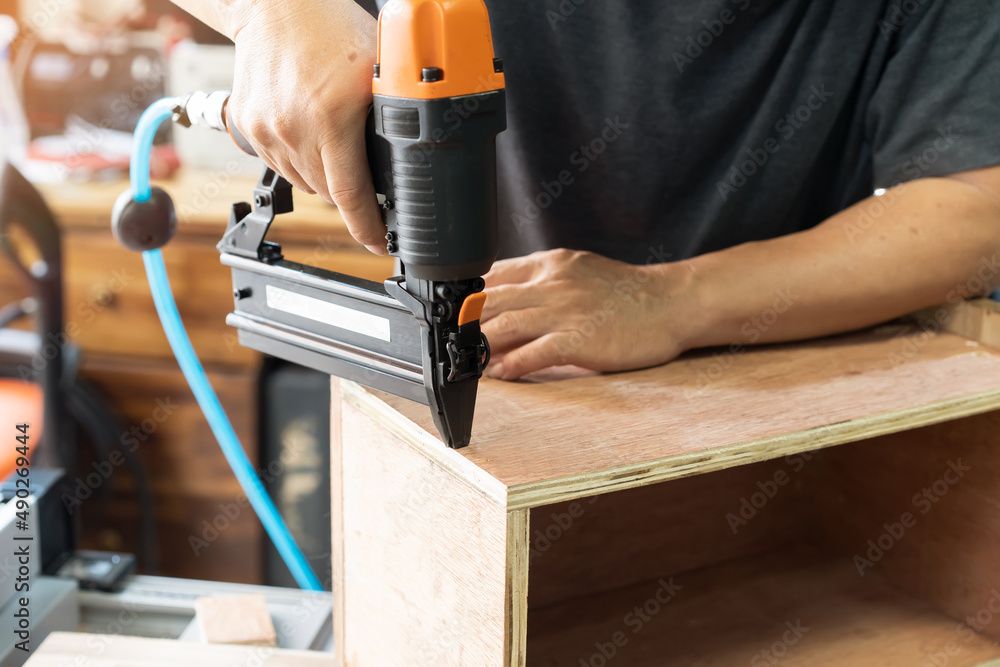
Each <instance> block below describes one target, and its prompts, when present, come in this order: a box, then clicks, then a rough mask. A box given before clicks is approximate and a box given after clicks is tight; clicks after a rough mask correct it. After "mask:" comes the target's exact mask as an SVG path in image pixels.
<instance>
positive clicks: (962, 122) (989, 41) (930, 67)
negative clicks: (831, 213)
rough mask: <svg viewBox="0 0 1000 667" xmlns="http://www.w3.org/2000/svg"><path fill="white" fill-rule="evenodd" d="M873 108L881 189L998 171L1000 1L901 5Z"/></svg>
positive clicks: (886, 30) (892, 15)
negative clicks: (988, 169) (994, 168)
mask: <svg viewBox="0 0 1000 667" xmlns="http://www.w3.org/2000/svg"><path fill="white" fill-rule="evenodd" d="M877 39H884V40H886V41H887V42H888V46H889V49H890V55H889V57H888V60H887V61H886V66H885V69H884V71H883V73H882V76H881V78H880V80H879V83H878V85H877V86H876V88H875V91H874V93H873V95H872V97H871V99H870V101H869V106H868V109H867V115H866V119H865V121H866V132H867V136H868V141H869V145H870V146H871V149H872V157H873V161H874V165H873V166H874V175H875V185H876V187H883V188H884V187H889V186H892V185H895V184H897V183H899V182H902V181H910V180H913V179H916V178H926V177H932V176H946V175H948V174H953V173H956V172H960V171H967V170H970V169H978V168H981V167H988V166H991V165H995V164H1000V0H896V1H894V2H891V3H890V4H889V9H888V11H887V13H886V16H885V18H884V20H883V21H882V22H881V23H880V24H879V34H878V36H877Z"/></svg>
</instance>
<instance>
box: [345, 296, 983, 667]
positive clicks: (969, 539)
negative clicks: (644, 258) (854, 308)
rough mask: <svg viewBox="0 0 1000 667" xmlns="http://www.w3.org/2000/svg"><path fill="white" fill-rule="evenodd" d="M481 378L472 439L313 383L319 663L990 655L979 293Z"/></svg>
mask: <svg viewBox="0 0 1000 667" xmlns="http://www.w3.org/2000/svg"><path fill="white" fill-rule="evenodd" d="M922 317H923V319H921V320H919V321H918V320H911V321H905V322H897V323H893V324H890V325H885V326H881V327H877V328H875V329H873V330H869V331H863V332H857V333H852V334H847V335H842V336H836V337H832V338H826V339H822V340H816V341H809V342H802V343H794V344H785V345H772V346H763V347H743V346H734V347H732V348H726V349H721V350H706V351H699V352H696V353H692V354H687V355H685V356H684V357H682V358H681V359H680V360H677V361H675V362H673V363H670V364H667V365H665V366H661V367H657V368H651V369H647V370H641V371H636V372H630V373H617V374H608V375H596V374H592V373H585V372H580V371H579V369H555V370H553V371H549V372H547V373H543V374H538V375H535V376H533V377H532V378H531V379H529V380H526V381H521V382H517V383H511V382H500V381H492V380H488V379H484V380H483V381H482V383H481V385H480V390H479V398H478V403H477V415H476V422H475V427H474V430H473V437H472V444H471V445H470V446H469V447H467V448H464V449H461V450H449V449H447V448H446V447H444V446H443V444H442V443H441V441H440V440H439V438H438V436H437V433H436V431H435V429H434V426H433V424H432V422H431V419H430V415H429V413H428V410H427V408H426V406H423V405H418V404H415V403H412V402H409V401H406V400H403V399H399V398H396V397H393V396H390V395H386V394H382V393H379V392H375V391H371V390H368V389H365V388H363V387H361V386H360V385H357V384H354V383H351V382H347V381H338V380H336V379H335V380H334V381H333V387H334V391H333V433H332V454H333V456H332V460H333V472H332V479H333V484H334V489H333V535H334V541H333V563H334V595H335V602H334V635H335V642H334V644H335V647H336V653H337V663H336V664H338V665H349V666H350V667H369V666H370V667H388V666H396V665H433V666H435V667H445V666H458V665H474V666H475V667H492V666H496V667H500V666H504V667H508V666H520V665H525V664H528V665H532V666H538V667H542V666H545V667H556V666H565V667H587V666H591V667H602V666H604V665H629V666H637V667H652V666H654V665H655V666H657V667H660V666H662V665H678V666H684V667H687V666H689V665H699V666H719V667H723V666H731V665H740V664H750V665H752V666H754V667H757V666H760V665H772V664H779V662H780V664H781V665H801V666H806V665H808V666H810V667H815V666H817V665H843V666H845V667H846V666H850V667H859V666H868V665H870V666H872V667H876V666H877V667H884V666H887V665H905V666H923V665H945V664H947V665H948V666H949V667H959V666H971V665H988V664H1000V662H998V663H991V661H994V660H1000V646H998V645H997V643H996V642H995V640H996V639H997V638H1000V593H998V591H1000V412H997V410H998V409H1000V349H996V348H994V347H992V346H993V345H998V344H1000V337H998V334H1000V329H998V328H997V326H996V325H997V319H1000V311H998V308H997V304H995V303H992V302H985V301H981V302H975V303H960V304H950V305H948V306H945V307H942V308H939V309H933V310H932V311H931V312H930V313H929V314H926V313H925V314H923V315H922Z"/></svg>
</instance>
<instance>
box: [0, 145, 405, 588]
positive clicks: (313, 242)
mask: <svg viewBox="0 0 1000 667" xmlns="http://www.w3.org/2000/svg"><path fill="white" fill-rule="evenodd" d="M240 165H241V163H238V162H233V163H231V165H229V167H228V168H224V169H220V170H217V171H208V170H194V169H181V170H180V171H179V172H177V173H176V174H175V175H174V176H173V177H172V178H170V179H169V180H166V181H157V182H156V183H155V184H156V185H159V186H160V187H163V188H164V189H165V190H167V191H168V192H169V193H170V195H171V196H172V198H173V200H174V203H175V207H176V210H177V214H178V230H177V235H176V237H175V238H174V240H173V241H172V242H171V243H170V244H169V245H168V246H166V248H165V249H164V251H163V253H164V260H165V262H166V265H167V271H168V273H169V274H170V279H171V282H172V285H173V290H174V296H175V298H176V300H177V306H178V309H179V311H180V314H181V317H182V318H183V320H184V323H185V325H186V327H187V330H188V334H189V335H190V337H191V340H192V343H193V345H194V348H195V350H196V351H197V353H198V355H199V358H200V359H201V361H202V363H203V365H204V366H205V368H206V370H207V371H208V375H209V379H210V380H211V382H212V385H213V386H214V388H215V390H216V392H217V393H218V395H219V398H220V400H221V401H222V405H223V406H224V407H225V409H226V412H227V414H228V415H229V417H230V419H231V420H232V422H233V426H234V428H235V429H236V432H237V434H238V435H239V436H240V440H241V441H242V443H243V445H244V447H245V448H246V449H247V453H248V455H249V456H250V459H251V461H254V462H255V463H256V461H257V452H258V438H257V418H258V412H259V409H258V405H257V403H258V400H259V395H258V382H257V380H258V374H259V369H260V365H261V355H259V354H258V353H257V352H254V351H253V350H249V349H247V348H244V347H241V346H240V345H239V342H238V340H237V333H236V331H235V330H233V329H231V328H229V327H228V326H227V325H226V322H225V318H226V315H227V314H229V313H230V312H231V311H232V309H233V297H232V283H231V278H230V270H229V269H228V268H227V267H225V266H222V264H220V262H219V253H218V251H217V250H216V249H215V244H216V243H217V242H218V241H219V239H220V238H221V237H222V234H223V232H224V230H225V227H226V222H227V220H228V218H229V208H230V206H231V205H232V204H233V203H234V202H237V201H250V200H252V199H253V188H254V185H255V184H256V181H257V178H258V177H259V174H258V173H256V172H254V171H243V170H242V167H241V166H240ZM39 189H40V190H41V192H42V194H43V195H44V197H45V200H46V202H47V203H48V205H49V207H50V208H51V209H52V211H53V213H54V214H55V216H56V219H57V222H58V224H59V228H60V230H61V232H62V246H63V263H64V268H63V275H64V277H65V278H64V279H65V289H66V299H65V320H66V325H65V326H66V331H67V333H68V334H69V336H70V338H71V339H72V341H73V342H74V343H75V344H77V345H78V346H79V347H80V348H81V350H82V352H83V361H84V365H83V371H82V375H83V377H84V378H85V379H87V380H89V381H91V382H93V383H94V384H96V385H97V386H98V387H99V389H100V390H101V391H102V392H103V393H104V394H105V395H106V396H107V397H108V398H109V400H110V402H111V404H112V407H113V408H114V410H115V412H117V413H118V415H119V416H120V417H121V418H122V420H123V422H124V425H125V427H126V428H132V427H134V426H140V425H144V426H143V428H144V429H145V431H146V432H145V433H143V434H142V436H143V440H142V442H141V447H140V448H139V450H138V451H139V453H140V455H141V456H142V459H143V461H144V462H145V464H146V469H147V471H148V474H149V476H150V478H151V484H152V487H153V488H152V492H153V495H154V499H155V502H156V510H157V534H158V535H159V543H160V558H159V561H160V564H161V567H160V570H159V571H158V572H157V573H158V574H162V575H166V576H172V577H187V578H201V579H213V580H222V581H232V582H241V583H258V582H260V581H261V578H262V574H263V567H262V560H263V553H264V551H263V540H264V535H263V531H262V529H261V527H260V523H259V521H257V519H256V517H254V516H252V514H247V515H246V518H241V519H240V520H238V521H233V522H232V525H230V526H229V527H228V529H227V530H226V532H225V539H221V540H215V541H213V542H212V544H211V547H210V548H208V549H204V550H202V551H201V552H200V553H198V554H196V553H195V551H194V550H193V549H192V548H191V546H190V544H189V538H190V537H191V536H193V535H194V536H201V535H202V534H203V533H204V531H205V522H211V521H213V520H214V519H216V517H218V516H219V513H220V506H222V505H224V504H226V503H230V502H231V501H232V500H233V499H234V498H236V497H238V496H239V494H240V493H241V492H240V488H239V486H238V484H237V483H236V480H235V478H234V477H233V475H232V472H231V471H230V469H229V466H228V464H227V463H226V461H225V459H224V458H223V456H222V453H221V452H220V451H219V447H218V445H217V444H216V441H215V438H214V436H213V435H212V433H211V431H210V429H209V427H208V424H207V423H206V421H205V418H204V416H203V415H202V414H201V410H200V409H199V408H198V405H197V404H196V403H195V400H194V396H193V395H192V394H191V392H190V390H189V389H188V387H187V383H186V382H185V380H184V378H183V376H182V375H181V372H180V369H179V368H178V366H177V363H176V361H175V360H174V357H173V353H172V352H171V350H170V347H169V345H168V343H167V339H166V337H165V336H164V334H163V330H162V328H161V326H160V322H159V318H158V317H157V315H156V311H155V308H154V306H153V301H152V298H151V297H150V293H149V287H148V285H147V283H146V278H145V273H144V270H143V265H142V258H141V256H140V255H139V254H138V253H134V252H131V251H129V250H126V249H125V248H123V247H122V246H120V245H119V244H118V243H116V242H115V240H114V239H113V238H112V236H111V209H112V207H113V205H114V202H115V199H116V198H117V197H118V195H119V194H120V193H121V192H123V191H124V190H126V189H128V182H127V181H126V180H121V181H112V182H107V183H74V182H68V183H59V184H50V185H42V186H39ZM269 238H270V239H272V240H275V241H278V242H280V243H282V244H283V247H284V251H285V254H286V256H288V257H289V258H290V259H293V260H295V261H300V262H305V263H309V264H313V265H317V266H323V267H325V268H330V269H334V270H338V271H342V272H345V273H352V274H354V275H359V276H362V277H365V278H370V279H373V280H383V279H384V278H386V277H388V276H389V275H390V273H391V272H392V261H391V258H384V257H376V256H375V255H372V254H371V253H369V252H368V251H367V250H365V249H364V248H363V247H360V246H358V245H357V244H356V243H355V242H354V241H353V239H352V238H351V236H350V234H349V233H348V231H347V227H346V226H345V225H344V222H343V219H342V218H341V217H340V215H339V213H338V211H337V209H336V208H334V207H332V206H329V205H327V204H326V203H325V202H323V201H322V200H321V199H320V198H319V197H317V196H315V195H311V196H310V195H305V194H303V193H300V192H296V194H295V211H294V212H292V213H289V214H286V215H282V216H280V217H279V218H278V219H277V220H276V222H275V223H274V225H273V233H272V234H270V235H269ZM23 296H27V291H26V288H25V285H24V284H23V283H22V281H21V280H20V278H19V276H18V275H16V274H14V272H13V270H12V268H11V267H10V266H8V265H7V263H6V262H0V304H4V303H8V302H10V301H14V300H15V299H17V298H20V297H23ZM161 405H167V406H169V407H170V412H169V414H167V415H166V418H161V417H163V414H164V413H163V410H159V407H160V406H161ZM150 430H151V431H152V432H149V431H150ZM88 472H91V470H90V468H89V464H85V470H84V471H82V476H84V477H85V476H86V474H87V473H88ZM115 477H116V484H115V488H114V489H113V492H112V493H111V494H110V495H108V496H106V495H104V492H105V491H107V490H106V489H101V490H100V492H99V493H95V494H94V496H93V498H94V500H91V501H90V502H87V503H84V507H83V512H84V517H85V519H86V520H87V525H88V527H90V528H92V530H89V531H87V533H86V534H84V535H83V536H82V537H83V543H82V545H81V546H83V547H85V548H93V549H104V550H113V551H136V549H137V544H138V537H137V533H138V526H139V520H138V511H137V504H136V501H135V489H134V487H133V486H131V485H130V484H129V483H128V481H127V480H123V479H118V478H122V477H123V476H122V475H116V476H115Z"/></svg>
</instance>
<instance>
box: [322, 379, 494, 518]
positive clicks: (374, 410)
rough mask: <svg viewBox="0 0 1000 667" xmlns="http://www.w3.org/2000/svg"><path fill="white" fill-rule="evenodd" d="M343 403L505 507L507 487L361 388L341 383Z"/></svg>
mask: <svg viewBox="0 0 1000 667" xmlns="http://www.w3.org/2000/svg"><path fill="white" fill-rule="evenodd" d="M340 393H341V397H342V400H343V401H344V402H346V403H348V404H350V405H352V406H354V407H355V408H357V409H358V410H359V411H361V413H362V414H364V415H366V416H368V417H370V418H371V419H373V420H374V421H376V422H378V423H379V424H381V425H382V426H383V427H384V428H385V429H386V430H387V431H389V432H390V433H392V434H393V435H394V436H396V437H397V438H399V439H400V440H401V441H402V442H405V443H406V444H407V445H409V446H410V447H412V448H413V449H415V450H417V451H418V452H419V453H420V454H421V455H423V456H424V457H425V458H427V459H428V460H430V461H432V462H434V463H435V464H436V465H438V466H440V467H441V468H442V469H443V470H445V471H447V472H448V473H450V474H452V475H454V476H455V477H457V478H458V479H460V480H462V481H463V482H465V483H466V484H468V485H469V486H471V487H472V488H474V489H476V490H478V491H479V492H480V493H482V494H483V495H484V496H486V497H487V498H488V499H489V500H491V501H493V502H494V503H495V504H496V505H497V506H498V507H501V508H506V507H507V502H508V499H507V487H506V486H505V485H504V484H503V482H501V481H500V480H498V479H497V478H495V477H493V476H492V475H490V474H489V473H488V472H486V471H485V470H483V469H482V468H480V467H479V466H477V465H476V464H475V463H472V462H471V461H469V460H468V459H467V458H465V457H464V456H462V455H461V454H459V453H458V452H457V451H456V450H454V449H449V448H448V447H447V446H445V444H444V443H442V442H441V441H440V440H439V439H438V438H436V437H434V436H433V435H431V434H430V433H428V432H427V431H425V430H424V429H423V428H422V427H420V426H418V425H417V424H415V423H414V422H413V421H411V420H410V419H408V418H406V417H404V416H403V415H402V414H400V413H399V412H397V411H396V410H395V409H393V408H392V407H391V406H389V405H387V404H386V403H385V402H384V401H382V400H381V399H380V398H378V397H377V396H375V395H374V394H372V393H371V392H370V391H368V390H367V389H365V388H364V387H362V386H361V385H359V384H357V383H354V382H351V381H349V380H341V381H340Z"/></svg>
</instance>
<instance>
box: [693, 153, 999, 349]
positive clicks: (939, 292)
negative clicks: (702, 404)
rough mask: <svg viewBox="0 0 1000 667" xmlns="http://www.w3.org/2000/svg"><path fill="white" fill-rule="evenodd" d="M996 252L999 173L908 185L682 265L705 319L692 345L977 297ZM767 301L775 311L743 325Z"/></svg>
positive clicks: (844, 326)
mask: <svg viewBox="0 0 1000 667" xmlns="http://www.w3.org/2000/svg"><path fill="white" fill-rule="evenodd" d="M998 253H1000V167H992V168H989V169H981V170H978V171H972V172H965V173H963V174H958V175H956V176H954V177H949V178H928V179H921V180H917V181H912V182H910V183H907V184H903V185H900V186H897V187H896V188H894V189H892V190H889V191H887V192H886V193H885V194H884V195H882V196H880V197H870V198H868V199H866V200H864V201H862V202H859V203H858V204H857V205H855V206H853V207H851V208H849V209H847V210H845V211H842V212H841V213H838V214H837V215H835V216H833V217H832V218H829V219H828V220H826V221H825V222H823V223H822V224H820V225H818V226H817V227H814V228H813V229H810V230H807V231H804V232H799V233H797V234H791V235H789V236H785V237H781V238H777V239H772V240H770V241H765V242H761V243H748V244H745V245H742V246H737V247H735V248H730V249H728V250H724V251H721V252H717V253H712V254H709V255H704V256H702V257H698V258H695V259H693V260H691V265H692V267H693V269H694V271H695V274H696V275H697V276H698V278H697V282H698V283H699V287H698V292H699V294H700V296H701V300H702V306H703V309H704V311H705V313H706V316H707V319H706V321H705V322H704V324H703V329H702V331H701V332H700V333H699V335H698V336H697V337H696V338H695V339H694V341H693V343H694V345H695V346H698V347H702V346H706V345H717V344H723V343H729V342H732V341H741V342H745V343H756V342H762V343H766V342H776V341H786V340H796V339H801V338H811V337H814V336H822V335H825V334H831V333H837V332H841V331H848V330H851V329H857V328H860V327H864V326H868V325H872V324H876V323H878V322H883V321H885V320H887V319H891V318H893V317H897V316H900V315H904V314H906V313H910V312H913V311H915V310H918V309H920V308H924V307H927V306H932V305H935V304H939V303H944V302H945V301H946V300H949V299H950V300H956V299H958V298H967V297H970V296H976V295H984V294H987V293H988V292H989V291H990V290H991V289H992V288H994V287H996V286H997V285H1000V265H998V264H997V261H998V258H997V254H998ZM776 300H778V301H784V300H787V301H790V302H791V304H790V307H788V308H787V312H785V313H784V314H779V317H777V319H776V320H775V321H774V322H773V323H772V324H770V325H766V324H764V323H763V322H762V321H761V322H759V324H758V323H756V322H754V319H755V318H756V319H757V320H758V321H759V320H760V318H761V315H762V313H764V312H765V311H767V310H768V309H773V308H774V303H775V301H776ZM768 319H770V314H769V318H768ZM751 339H752V340H751Z"/></svg>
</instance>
